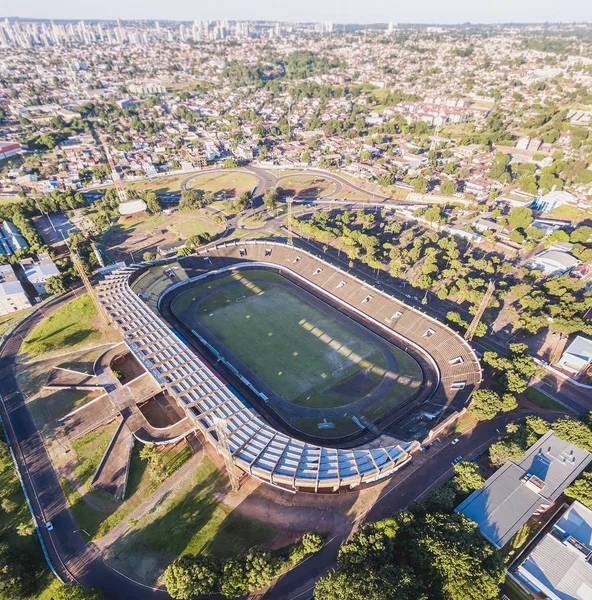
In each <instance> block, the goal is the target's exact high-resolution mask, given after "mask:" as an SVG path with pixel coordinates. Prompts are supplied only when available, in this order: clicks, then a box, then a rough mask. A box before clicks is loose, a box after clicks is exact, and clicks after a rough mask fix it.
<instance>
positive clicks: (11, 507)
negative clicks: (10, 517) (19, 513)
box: [1, 498, 18, 513]
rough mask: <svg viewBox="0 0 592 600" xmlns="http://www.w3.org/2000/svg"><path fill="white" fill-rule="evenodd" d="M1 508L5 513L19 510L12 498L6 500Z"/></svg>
mask: <svg viewBox="0 0 592 600" xmlns="http://www.w3.org/2000/svg"><path fill="white" fill-rule="evenodd" d="M1 506H2V510H3V511H4V512H5V513H12V512H14V511H15V510H16V509H17V508H18V504H17V503H16V502H14V501H12V500H11V499H10V498H4V499H3V500H2V505H1Z"/></svg>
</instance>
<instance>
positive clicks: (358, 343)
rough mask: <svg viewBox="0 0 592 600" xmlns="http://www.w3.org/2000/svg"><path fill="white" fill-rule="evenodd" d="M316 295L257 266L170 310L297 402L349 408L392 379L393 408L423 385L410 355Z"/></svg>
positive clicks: (200, 289)
mask: <svg viewBox="0 0 592 600" xmlns="http://www.w3.org/2000/svg"><path fill="white" fill-rule="evenodd" d="M310 298H312V297H308V295H307V294H304V293H303V292H302V291H301V290H299V288H298V287H297V286H295V285H294V284H292V283H291V282H289V281H287V280H286V279H284V278H283V277H281V276H280V275H277V274H275V273H271V272H268V271H262V270H259V271H258V270H252V271H245V272H241V273H236V274H233V275H228V276H226V277H223V278H221V279H218V280H215V281H212V282H210V283H204V284H202V285H199V286H196V287H194V288H192V289H189V290H186V291H184V292H182V293H181V294H179V295H178V296H177V297H176V298H175V299H174V300H173V302H172V305H171V308H172V310H173V313H174V314H175V315H176V316H177V317H178V318H179V319H180V320H181V321H182V322H183V323H184V324H185V325H186V326H188V327H190V328H191V329H196V330H200V331H201V332H203V330H204V329H205V330H206V331H207V332H209V333H210V334H211V336H213V337H214V338H215V340H213V342H214V346H216V347H217V348H218V349H219V350H220V351H221V352H222V354H225V355H227V356H228V354H229V353H230V356H228V358H229V359H230V361H231V362H232V359H233V357H234V358H238V359H239V361H241V362H242V363H243V365H246V367H247V368H248V369H250V370H251V371H252V372H253V373H254V374H255V375H256V376H257V377H259V378H260V379H261V380H263V381H264V382H265V383H266V384H267V385H268V386H269V387H270V388H271V389H272V390H274V391H275V392H277V393H278V394H279V395H281V396H282V397H283V398H285V399H286V400H288V401H289V402H291V403H294V404H296V405H300V406H303V407H311V408H335V407H339V406H344V405H348V404H351V403H353V402H356V401H357V400H360V399H362V398H364V397H368V395H369V394H371V393H372V392H375V393H377V392H378V391H379V389H378V388H379V386H381V384H382V383H383V382H384V380H385V379H390V380H391V381H390V383H391V386H390V396H391V401H390V402H388V403H387V405H386V408H387V409H388V408H390V407H391V406H392V405H393V404H396V403H398V402H400V401H401V400H403V399H405V398H407V397H408V396H409V395H410V394H411V393H413V392H414V391H415V390H416V389H417V387H418V386H419V384H420V383H421V380H422V373H421V369H420V368H419V366H418V365H417V363H416V362H415V361H414V360H413V359H412V358H411V357H409V356H408V355H406V354H405V353H403V352H402V351H401V350H399V349H398V348H397V347H396V346H394V345H392V344H389V343H387V342H385V341H384V340H382V339H379V338H378V337H377V336H376V335H375V334H373V333H372V332H370V331H369V330H368V329H366V328H365V327H363V326H361V325H359V324H357V323H354V322H352V321H351V320H350V319H348V318H347V317H345V316H343V315H341V314H339V313H338V312H337V311H335V310H334V309H333V308H331V307H324V306H323V307H321V305H320V303H319V301H318V300H317V299H315V301H314V302H311V301H310ZM210 339H211V338H210ZM225 349H226V350H227V352H225V351H224V350H225ZM228 351H229V353H228ZM402 369H404V371H405V372H404V373H401V372H400V370H402ZM246 376H247V378H248V374H246ZM393 380H396V385H395V388H396V390H395V393H393V390H392V387H393V385H392V383H393ZM381 400H382V402H384V398H381ZM373 416H374V415H373Z"/></svg>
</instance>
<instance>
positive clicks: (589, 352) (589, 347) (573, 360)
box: [557, 335, 592, 375]
mask: <svg viewBox="0 0 592 600" xmlns="http://www.w3.org/2000/svg"><path fill="white" fill-rule="evenodd" d="M591 363H592V340H589V339H587V338H585V337H582V336H581V335H578V336H577V337H576V339H575V340H574V341H573V342H572V343H571V344H570V345H569V346H568V347H567V348H566V349H565V351H564V352H563V354H562V355H561V358H560V359H559V360H558V361H557V366H558V367H559V368H561V369H563V370H564V371H568V372H569V373H573V374H574V375H577V374H578V373H581V372H582V371H584V370H585V369H587V368H588V367H589V366H590V364H591Z"/></svg>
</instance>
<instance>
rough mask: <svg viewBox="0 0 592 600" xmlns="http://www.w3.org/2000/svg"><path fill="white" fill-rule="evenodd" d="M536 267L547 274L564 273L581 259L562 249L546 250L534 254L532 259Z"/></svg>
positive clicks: (532, 263)
mask: <svg viewBox="0 0 592 600" xmlns="http://www.w3.org/2000/svg"><path fill="white" fill-rule="evenodd" d="M530 262H531V265H532V266H533V268H535V269H540V270H541V271H543V272H544V273H545V275H563V274H564V273H568V272H569V271H571V270H572V269H573V268H574V267H577V266H578V265H579V264H580V261H579V260H578V259H577V258H575V256H572V255H571V254H569V252H562V251H561V250H553V249H550V250H545V251H544V252H541V253H539V254H537V255H536V256H534V257H533V258H532V260H531V261H530Z"/></svg>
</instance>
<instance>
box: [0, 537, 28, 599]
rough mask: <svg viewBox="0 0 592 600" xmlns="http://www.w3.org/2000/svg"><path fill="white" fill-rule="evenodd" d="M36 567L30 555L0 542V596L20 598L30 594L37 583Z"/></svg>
mask: <svg viewBox="0 0 592 600" xmlns="http://www.w3.org/2000/svg"><path fill="white" fill-rule="evenodd" d="M35 577H36V574H35V569H34V568H32V565H31V564H30V563H29V560H28V557H27V556H26V555H25V556H23V555H22V553H21V554H20V555H19V554H17V553H16V552H13V551H12V550H11V549H10V548H9V547H8V545H7V544H5V543H2V542H0V597H3V598H10V599H11V600H20V598H24V597H26V596H29V595H30V593H31V592H32V590H33V585H34V583H35Z"/></svg>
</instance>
